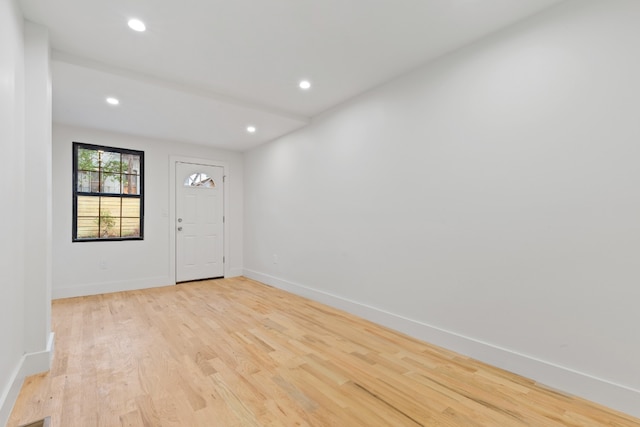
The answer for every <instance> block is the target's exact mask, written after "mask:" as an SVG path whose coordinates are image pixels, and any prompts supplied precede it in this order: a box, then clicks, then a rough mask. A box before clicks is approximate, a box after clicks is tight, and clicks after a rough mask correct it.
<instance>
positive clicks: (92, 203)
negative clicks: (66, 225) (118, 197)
mask: <svg viewBox="0 0 640 427" xmlns="http://www.w3.org/2000/svg"><path fill="white" fill-rule="evenodd" d="M98 203H100V198H99V197H95V196H78V217H83V216H91V217H97V216H98Z"/></svg>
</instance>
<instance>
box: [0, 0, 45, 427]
mask: <svg viewBox="0 0 640 427" xmlns="http://www.w3.org/2000/svg"><path fill="white" fill-rule="evenodd" d="M48 50H49V40H48V35H47V32H46V30H45V29H44V28H42V27H40V26H38V25H35V24H30V23H26V24H25V23H24V22H23V19H22V15H21V13H20V10H19V8H18V6H17V3H16V2H14V1H3V2H0V52H2V54H1V55H0V120H1V122H0V125H1V126H0V144H1V145H0V149H1V150H2V158H3V159H4V162H3V163H4V165H3V167H1V168H0V194H1V195H2V208H1V209H0V223H2V224H3V225H4V230H3V234H2V238H0V279H1V280H0V324H1V325H3V326H2V328H0V425H4V424H5V423H6V421H7V419H8V417H9V415H10V412H11V409H12V407H13V404H14V402H15V399H16V398H17V395H18V392H19V391H20V387H21V386H22V382H23V380H24V378H25V377H26V376H28V375H32V374H35V373H38V372H42V371H45V370H47V369H49V367H50V363H51V354H52V352H51V347H52V345H53V337H52V336H50V311H49V310H50V302H51V299H50V282H51V274H50V258H49V257H50V253H51V234H50V230H51V226H50V220H51V209H50V206H51V203H50V202H51V199H50V197H48V196H47V193H48V191H47V187H48V182H50V173H49V172H50V159H51V155H50V151H51V137H50V136H51V135H50V130H49V129H50V127H51V91H50V78H49V72H48V70H49V55H48ZM36 177H37V179H36ZM32 179H35V181H34V180H32ZM27 246H28V247H29V248H30V249H32V250H28V251H27V249H26V248H27Z"/></svg>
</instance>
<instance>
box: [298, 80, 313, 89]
mask: <svg viewBox="0 0 640 427" xmlns="http://www.w3.org/2000/svg"><path fill="white" fill-rule="evenodd" d="M298 86H300V89H304V90H307V89H309V88H310V87H311V82H310V81H309V80H301V81H300V83H299V84H298Z"/></svg>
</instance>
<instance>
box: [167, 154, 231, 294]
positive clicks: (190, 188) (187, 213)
mask: <svg viewBox="0 0 640 427" xmlns="http://www.w3.org/2000/svg"><path fill="white" fill-rule="evenodd" d="M175 184H176V225H175V226H176V282H186V281H189V280H199V279H209V278H212V277H223V276H224V262H223V260H224V240H223V237H224V216H223V215H224V204H223V168H222V167H220V166H206V165H198V164H193V163H182V162H176V183H175Z"/></svg>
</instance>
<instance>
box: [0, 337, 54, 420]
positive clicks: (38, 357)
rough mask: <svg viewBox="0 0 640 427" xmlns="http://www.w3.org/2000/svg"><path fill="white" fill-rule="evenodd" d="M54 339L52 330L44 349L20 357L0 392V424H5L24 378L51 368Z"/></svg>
mask: <svg viewBox="0 0 640 427" xmlns="http://www.w3.org/2000/svg"><path fill="white" fill-rule="evenodd" d="M54 340H55V335H54V334H53V332H52V333H51V334H49V340H48V341H47V348H46V350H44V351H39V352H36V353H27V354H25V355H24V356H22V357H21V358H20V362H19V363H18V365H17V366H16V368H15V369H14V371H13V374H12V375H11V377H10V378H9V381H8V382H7V386H6V387H5V389H4V390H3V392H2V394H0V425H2V426H3V425H5V424H6V423H7V421H8V420H9V416H11V411H12V410H13V405H15V403H16V400H17V399H18V394H20V389H21V388H22V384H23V383H24V380H25V378H26V377H28V376H30V375H35V374H39V373H40V372H46V371H48V370H50V369H51V362H52V360H53V348H54Z"/></svg>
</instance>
